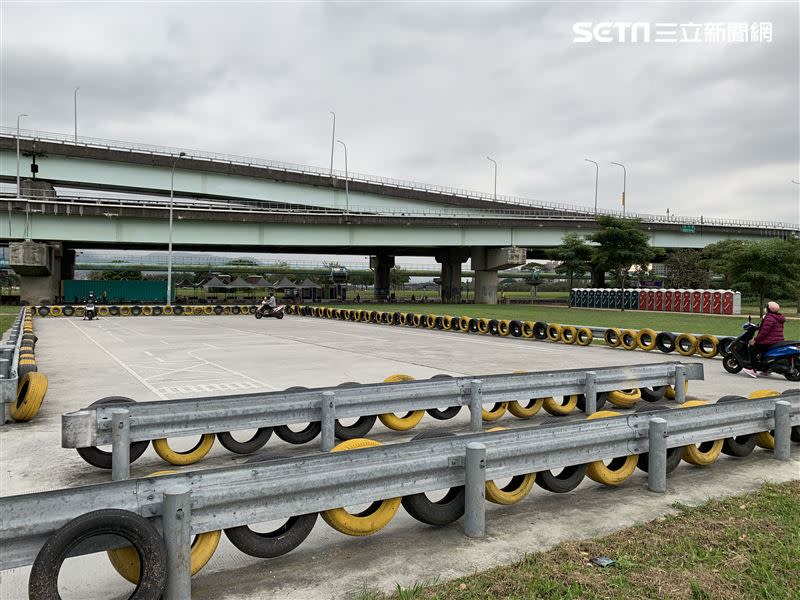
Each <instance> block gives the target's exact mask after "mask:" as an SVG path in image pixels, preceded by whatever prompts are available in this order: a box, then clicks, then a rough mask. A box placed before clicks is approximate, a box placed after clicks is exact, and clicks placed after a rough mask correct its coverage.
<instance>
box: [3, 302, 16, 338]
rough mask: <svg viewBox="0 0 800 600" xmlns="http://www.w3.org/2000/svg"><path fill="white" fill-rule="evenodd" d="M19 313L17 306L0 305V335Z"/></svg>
mask: <svg viewBox="0 0 800 600" xmlns="http://www.w3.org/2000/svg"><path fill="white" fill-rule="evenodd" d="M18 314H19V306H0V335H3V334H4V333H5V331H6V329H8V328H9V327H11V326H12V325H13V324H14V319H16V318H17V315H18Z"/></svg>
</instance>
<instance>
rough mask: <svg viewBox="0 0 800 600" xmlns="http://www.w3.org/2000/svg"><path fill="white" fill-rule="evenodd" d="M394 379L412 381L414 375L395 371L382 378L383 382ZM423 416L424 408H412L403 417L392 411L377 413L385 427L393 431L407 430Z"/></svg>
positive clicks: (390, 381)
mask: <svg viewBox="0 0 800 600" xmlns="http://www.w3.org/2000/svg"><path fill="white" fill-rule="evenodd" d="M395 381H414V377H412V376H411V375H406V374H404V373H395V374H394V375H389V377H387V378H386V379H384V380H383V382H384V383H392V382H395ZM424 416H425V411H424V410H414V411H410V412H409V413H408V414H406V416H404V417H398V416H397V415H396V414H394V413H386V414H383V415H378V418H379V419H380V420H381V423H383V424H384V425H386V427H388V428H389V429H393V430H395V431H408V430H409V429H413V428H414V427H416V426H417V425H419V422H420V421H421V420H422V417H424Z"/></svg>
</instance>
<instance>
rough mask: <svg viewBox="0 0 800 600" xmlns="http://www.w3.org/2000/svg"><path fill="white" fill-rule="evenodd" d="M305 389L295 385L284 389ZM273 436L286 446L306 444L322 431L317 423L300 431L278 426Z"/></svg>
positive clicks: (289, 390) (293, 390)
mask: <svg viewBox="0 0 800 600" xmlns="http://www.w3.org/2000/svg"><path fill="white" fill-rule="evenodd" d="M307 389H308V388H307V387H303V386H301V385H297V386H294V387H290V388H286V390H284V391H287V392H296V391H298V390H307ZM273 431H274V432H275V435H277V436H278V437H279V438H280V439H282V440H283V441H284V442H286V443H288V444H297V445H299V444H307V443H308V442H310V441H311V440H313V439H314V438H315V437H317V436H318V435H319V434H320V432H321V431H322V424H321V423H320V422H319V421H315V422H313V423H309V424H308V425H306V426H305V427H304V428H303V429H301V430H300V431H294V430H292V429H289V426H288V425H278V426H277V427H275V428H274V429H273Z"/></svg>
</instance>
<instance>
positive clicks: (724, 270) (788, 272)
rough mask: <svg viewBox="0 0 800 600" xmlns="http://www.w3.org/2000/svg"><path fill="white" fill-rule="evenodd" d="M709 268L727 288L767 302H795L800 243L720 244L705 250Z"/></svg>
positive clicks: (777, 240) (799, 274)
mask: <svg viewBox="0 0 800 600" xmlns="http://www.w3.org/2000/svg"><path fill="white" fill-rule="evenodd" d="M705 254H706V256H707V257H708V261H709V262H710V264H711V265H713V266H712V268H713V269H714V270H715V271H716V272H719V273H720V274H721V275H722V276H723V277H724V278H725V281H726V282H730V287H733V288H737V289H740V290H741V291H743V292H745V293H750V294H752V295H754V296H758V306H759V307H763V306H764V301H765V299H766V298H768V297H769V298H780V299H784V298H797V296H798V294H800V239H797V238H791V239H788V240H782V239H780V238H771V239H768V240H759V241H739V242H737V243H735V244H731V243H728V242H719V243H717V244H711V245H710V246H706V248H705Z"/></svg>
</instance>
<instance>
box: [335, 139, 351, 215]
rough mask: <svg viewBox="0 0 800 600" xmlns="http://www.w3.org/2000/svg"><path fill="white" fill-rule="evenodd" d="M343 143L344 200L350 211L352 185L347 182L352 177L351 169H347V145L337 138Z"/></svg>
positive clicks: (347, 210)
mask: <svg viewBox="0 0 800 600" xmlns="http://www.w3.org/2000/svg"><path fill="white" fill-rule="evenodd" d="M336 141H337V142H339V143H340V144H341V145H342V148H344V201H345V212H346V213H349V212H350V186H349V184H348V183H347V182H348V179H349V178H350V175H349V171H348V169H347V146H345V144H344V142H343V141H342V140H336Z"/></svg>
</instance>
